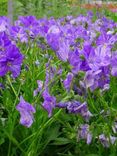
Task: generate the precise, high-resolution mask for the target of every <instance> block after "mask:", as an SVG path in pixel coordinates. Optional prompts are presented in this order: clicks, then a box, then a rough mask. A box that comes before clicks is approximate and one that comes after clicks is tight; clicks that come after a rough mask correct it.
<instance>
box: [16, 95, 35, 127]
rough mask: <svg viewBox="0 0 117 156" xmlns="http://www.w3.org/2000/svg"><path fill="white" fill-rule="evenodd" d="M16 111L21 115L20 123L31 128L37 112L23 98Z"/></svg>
mask: <svg viewBox="0 0 117 156" xmlns="http://www.w3.org/2000/svg"><path fill="white" fill-rule="evenodd" d="M16 109H17V110H18V111H19V113H20V116H21V117H20V123H21V124H22V125H24V126H26V127H30V126H31V125H32V123H33V121H34V118H33V113H35V112H36V110H35V108H34V107H33V106H32V105H31V104H30V103H28V102H26V101H25V100H24V99H23V97H22V96H21V97H20V103H19V104H18V105H17V106H16Z"/></svg>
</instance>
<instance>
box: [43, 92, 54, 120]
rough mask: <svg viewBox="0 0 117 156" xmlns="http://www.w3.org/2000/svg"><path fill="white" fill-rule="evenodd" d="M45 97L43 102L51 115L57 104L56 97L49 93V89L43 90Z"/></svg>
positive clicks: (49, 115)
mask: <svg viewBox="0 0 117 156" xmlns="http://www.w3.org/2000/svg"><path fill="white" fill-rule="evenodd" d="M43 99H44V102H43V104H42V106H43V108H44V109H45V110H46V111H47V112H48V117H51V116H52V111H53V109H54V108H55V105H56V98H55V97H54V96H51V95H50V94H49V92H48V90H45V91H44V92H43Z"/></svg>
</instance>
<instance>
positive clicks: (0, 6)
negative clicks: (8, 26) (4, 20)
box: [0, 0, 7, 16]
mask: <svg viewBox="0 0 117 156" xmlns="http://www.w3.org/2000/svg"><path fill="white" fill-rule="evenodd" d="M6 15H7V0H0V16H6Z"/></svg>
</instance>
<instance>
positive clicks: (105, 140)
mask: <svg viewBox="0 0 117 156" xmlns="http://www.w3.org/2000/svg"><path fill="white" fill-rule="evenodd" d="M99 140H100V142H101V144H102V145H103V146H104V147H107V148H108V147H109V146H110V144H112V145H113V144H114V143H115V141H116V140H117V137H113V136H111V135H110V136H109V137H106V136H105V134H101V135H99Z"/></svg>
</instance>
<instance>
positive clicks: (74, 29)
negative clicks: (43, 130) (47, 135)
mask: <svg viewBox="0 0 117 156" xmlns="http://www.w3.org/2000/svg"><path fill="white" fill-rule="evenodd" d="M116 30H117V23H115V22H114V21H112V20H110V19H108V18H106V17H101V16H100V17H98V18H97V20H94V19H93V14H92V13H88V14H87V16H84V15H79V16H78V17H73V16H67V17H63V18H59V19H54V18H53V17H52V18H50V19H46V18H43V19H36V17H34V16H24V17H22V16H21V17H19V18H18V20H16V21H15V22H14V25H13V26H11V25H10V24H9V21H8V19H7V18H6V17H0V76H1V77H4V76H5V75H6V74H7V73H9V72H10V73H11V74H12V77H13V78H17V77H18V76H19V74H20V72H22V70H21V66H22V62H23V59H24V56H23V54H21V52H20V50H19V49H21V47H22V45H23V46H24V47H23V50H24V51H25V47H26V48H27V47H28V48H29V49H30V48H31V49H33V48H34V47H36V48H35V49H36V51H38V50H37V49H38V48H39V49H40V51H42V53H41V54H39V53H38V55H39V56H40V58H41V59H42V60H43V58H44V61H43V62H44V63H45V65H44V66H43V68H44V71H45V72H44V74H45V75H44V76H45V79H44V77H43V76H42V77H43V80H42V79H39V78H40V77H39V76H38V75H37V78H36V80H37V84H38V87H37V88H36V89H35V90H34V92H33V96H34V98H38V96H37V95H38V93H39V95H40V97H42V99H41V98H40V99H41V101H40V103H41V105H42V107H43V108H44V109H45V110H46V111H47V112H48V117H51V116H52V114H53V110H54V109H56V108H63V109H66V110H67V112H68V113H69V114H75V115H80V116H81V118H82V121H83V122H84V124H82V125H80V128H79V129H78V140H81V139H85V140H86V142H87V144H90V143H91V141H92V137H93V134H92V133H91V132H90V124H89V123H90V119H91V118H93V117H95V116H96V115H97V114H98V115H99V113H97V112H96V113H97V114H95V112H93V111H94V110H95V108H94V107H95V106H94V107H93V108H92V107H91V108H92V109H91V108H90V105H91V104H92V102H91V100H89V99H88V96H89V93H90V94H91V95H93V96H91V97H90V98H92V97H94V98H95V95H94V94H93V93H94V92H95V91H96V90H98V91H99V93H102V92H104V91H106V90H109V88H110V82H111V77H116V76H117V31H116ZM19 45H20V46H19ZM18 46H19V47H18ZM30 55H34V59H35V58H36V60H34V66H36V67H35V68H36V69H39V67H40V65H41V59H40V60H38V59H37V58H38V57H37V56H35V55H36V54H35V53H34V54H33V53H32V51H30V54H29V56H28V50H26V58H27V57H30ZM32 57H33V56H32ZM31 60H32V62H33V59H31ZM57 62H58V64H57V65H56V64H55V63H57ZM28 64H29V66H30V62H28ZM32 64H33V63H32ZM24 66H25V67H27V66H26V65H24ZM30 69H33V67H32V68H28V70H27V71H26V72H28V71H29V72H30ZM33 89H34V88H33ZM16 109H17V110H18V111H19V112H20V115H21V118H20V123H21V124H22V125H25V126H27V127H30V126H31V125H32V123H33V121H34V119H33V113H35V111H36V110H35V108H34V107H33V106H32V105H31V104H29V103H28V102H26V101H25V100H24V99H23V97H22V96H21V97H20V103H19V104H18V105H17V106H16ZM97 137H98V139H99V140H100V142H101V143H102V145H103V146H105V147H109V146H110V144H114V143H115V141H116V138H115V137H114V136H113V135H109V136H106V135H105V134H103V133H102V134H101V135H98V136H97Z"/></svg>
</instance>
